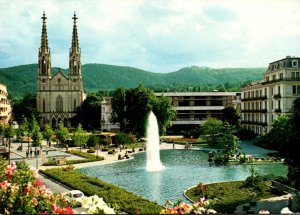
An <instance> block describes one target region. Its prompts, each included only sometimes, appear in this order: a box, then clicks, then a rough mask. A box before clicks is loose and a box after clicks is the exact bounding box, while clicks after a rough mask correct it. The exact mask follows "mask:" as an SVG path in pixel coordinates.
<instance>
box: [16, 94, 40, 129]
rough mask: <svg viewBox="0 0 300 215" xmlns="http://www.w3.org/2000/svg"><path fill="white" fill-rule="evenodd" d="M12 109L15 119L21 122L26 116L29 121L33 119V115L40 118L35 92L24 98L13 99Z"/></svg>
mask: <svg viewBox="0 0 300 215" xmlns="http://www.w3.org/2000/svg"><path fill="white" fill-rule="evenodd" d="M33 92H35V91H33ZM12 111H13V119H14V120H15V121H17V122H18V123H19V124H20V123H21V122H22V120H23V119H24V118H27V119H28V120H29V121H30V120H32V119H33V117H35V118H36V119H38V112H37V109H36V96H35V95H33V94H26V95H24V97H22V98H19V99H15V100H13V102H12Z"/></svg>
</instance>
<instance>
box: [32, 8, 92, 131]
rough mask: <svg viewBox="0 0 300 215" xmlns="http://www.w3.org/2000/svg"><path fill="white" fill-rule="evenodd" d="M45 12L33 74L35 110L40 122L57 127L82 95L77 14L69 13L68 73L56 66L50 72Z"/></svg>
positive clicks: (83, 95) (70, 112) (65, 120)
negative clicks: (35, 81)
mask: <svg viewBox="0 0 300 215" xmlns="http://www.w3.org/2000/svg"><path fill="white" fill-rule="evenodd" d="M46 19H47V17H46V16H45V13H44V14H43V17H42V20H43V25H42V36H41V47H40V49H39V54H38V76H37V98H36V101H37V110H38V112H39V115H40V119H41V121H40V125H41V127H44V126H45V124H50V125H51V126H52V127H57V125H58V123H60V122H63V123H64V125H65V126H70V119H71V118H72V117H73V116H74V111H75V109H76V108H77V107H78V106H80V105H81V103H82V102H83V101H84V99H85V98H86V94H85V92H84V87H83V81H82V73H81V50H80V48H79V42H78V33H77V19H78V18H77V17H76V14H75V13H74V17H73V33H72V44H71V48H70V52H69V76H66V75H65V74H64V73H62V72H61V71H60V70H59V71H58V72H57V73H56V74H54V75H53V76H52V74H51V53H50V48H49V47H48V37H47V28H46Z"/></svg>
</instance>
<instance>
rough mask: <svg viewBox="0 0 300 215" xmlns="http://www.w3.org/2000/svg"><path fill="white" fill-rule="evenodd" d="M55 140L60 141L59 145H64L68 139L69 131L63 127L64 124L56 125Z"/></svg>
mask: <svg viewBox="0 0 300 215" xmlns="http://www.w3.org/2000/svg"><path fill="white" fill-rule="evenodd" d="M55 135H56V139H57V140H58V141H60V143H65V141H66V139H67V138H68V135H69V131H68V129H67V128H66V127H64V123H63V122H60V123H59V124H58V128H57V129H56V130H55Z"/></svg>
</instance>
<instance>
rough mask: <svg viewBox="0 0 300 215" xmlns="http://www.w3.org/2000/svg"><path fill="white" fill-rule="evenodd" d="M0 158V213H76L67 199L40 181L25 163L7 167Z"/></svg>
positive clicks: (36, 174) (36, 173)
mask: <svg viewBox="0 0 300 215" xmlns="http://www.w3.org/2000/svg"><path fill="white" fill-rule="evenodd" d="M5 165H6V164H5V162H3V160H1V159H0V182H1V183H0V214H73V213H74V211H73V209H72V208H71V207H69V206H70V203H69V202H68V200H67V199H65V198H63V197H62V196H61V195H59V194H53V193H52V192H51V190H50V189H48V188H47V187H45V185H43V183H42V181H40V180H38V179H37V177H38V170H37V169H35V168H29V166H28V165H27V164H26V163H25V162H21V163H18V164H17V165H15V164H13V163H12V164H11V165H9V166H6V167H5Z"/></svg>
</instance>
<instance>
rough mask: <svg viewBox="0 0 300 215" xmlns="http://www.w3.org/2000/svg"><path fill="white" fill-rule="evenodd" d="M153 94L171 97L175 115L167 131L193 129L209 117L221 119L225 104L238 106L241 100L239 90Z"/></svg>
mask: <svg viewBox="0 0 300 215" xmlns="http://www.w3.org/2000/svg"><path fill="white" fill-rule="evenodd" d="M155 95H156V96H166V97H171V98H172V105H173V108H174V110H175V111H176V117H175V119H174V120H173V121H172V126H171V127H170V128H169V132H175V133H178V132H180V131H185V130H188V129H193V128H195V127H197V126H199V125H200V124H202V123H204V122H205V121H206V119H207V118H209V117H213V118H217V119H222V116H223V109H224V108H225V106H227V105H233V106H235V107H238V106H239V105H240V102H241V93H240V92H167V93H155Z"/></svg>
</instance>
